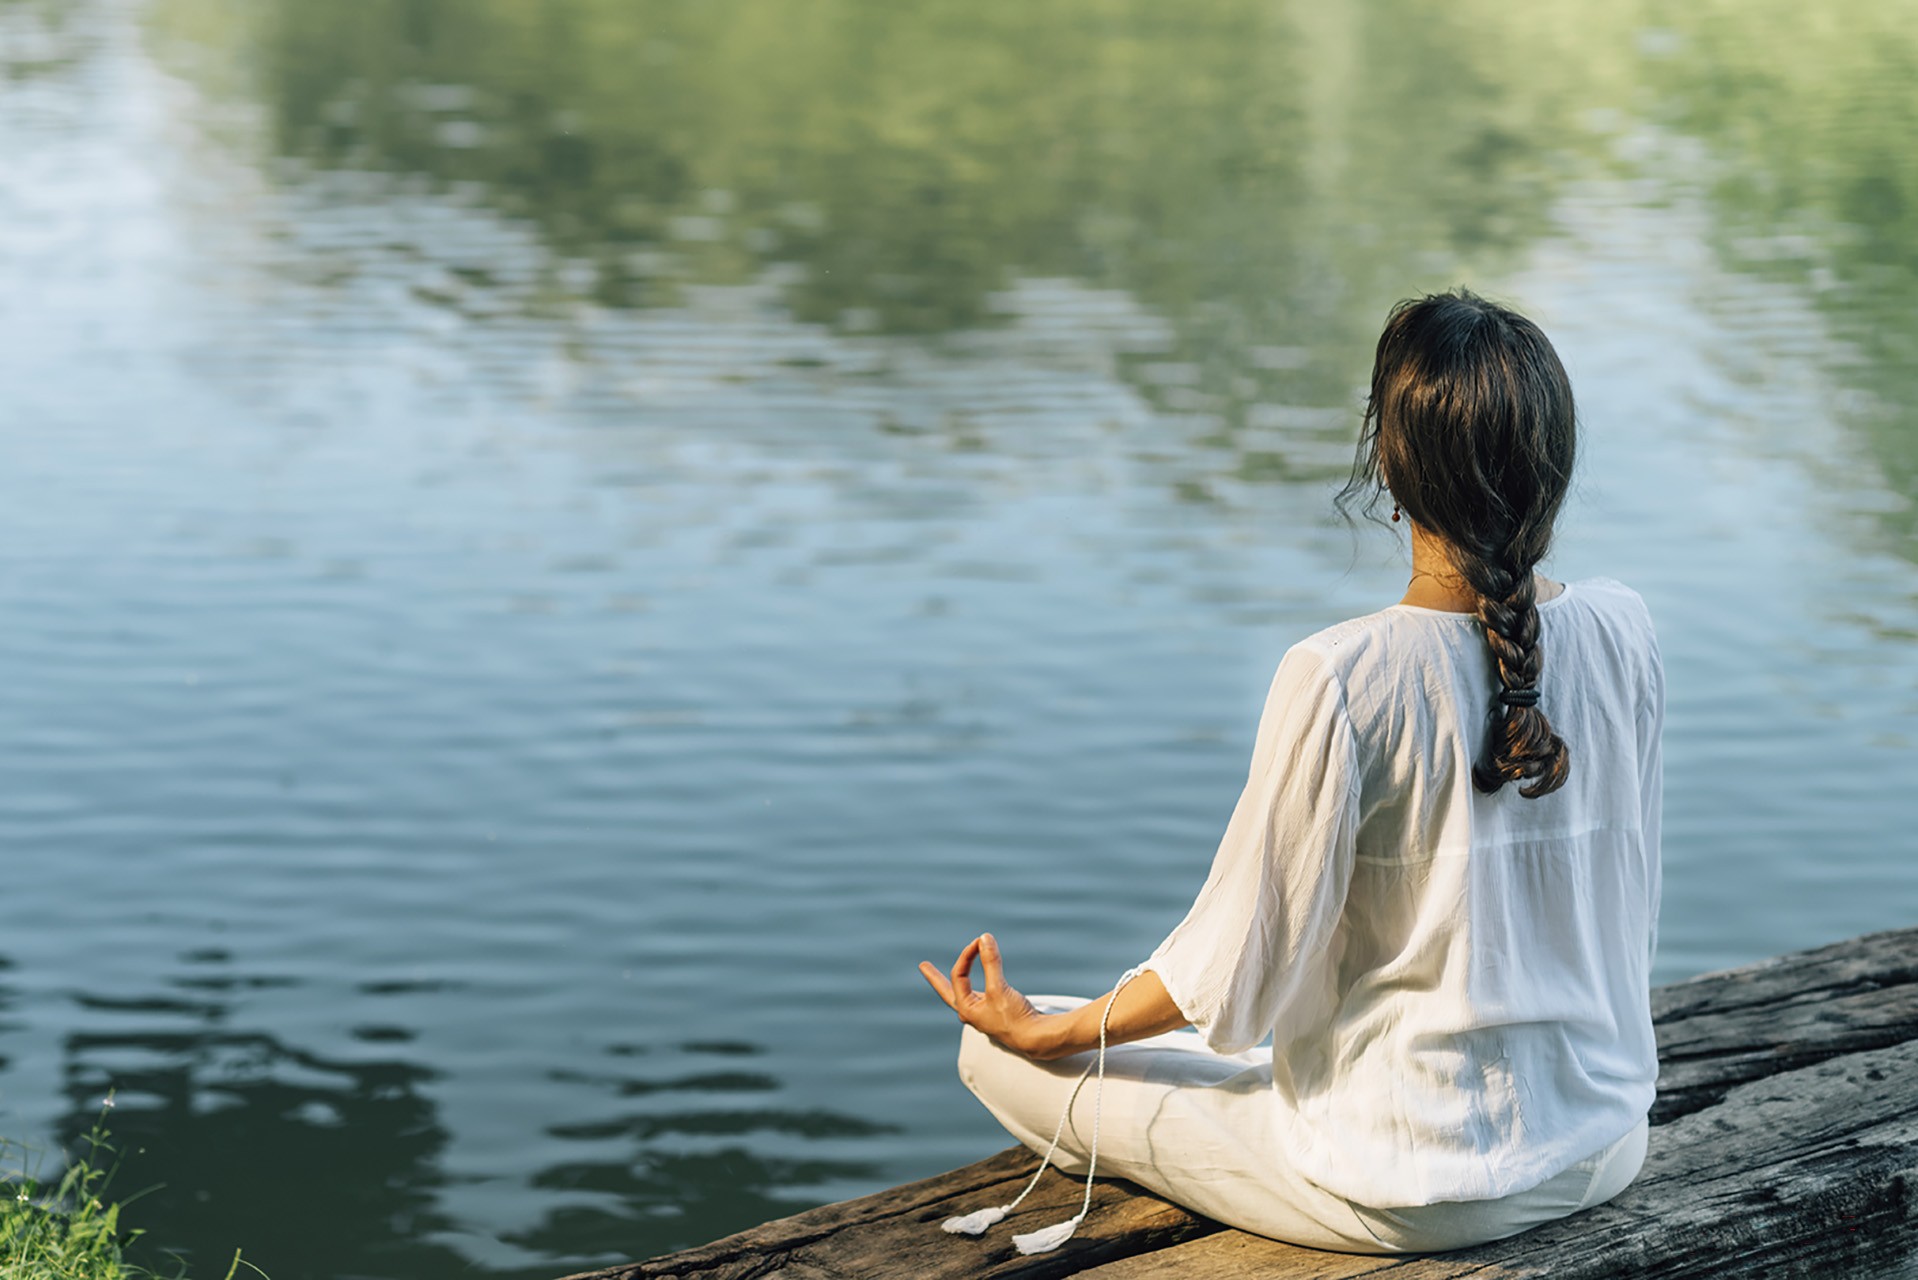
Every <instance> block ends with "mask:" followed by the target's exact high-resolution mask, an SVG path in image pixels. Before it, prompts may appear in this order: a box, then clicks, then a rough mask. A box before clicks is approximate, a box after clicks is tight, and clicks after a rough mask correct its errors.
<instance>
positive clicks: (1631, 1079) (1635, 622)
mask: <svg viewBox="0 0 1918 1280" xmlns="http://www.w3.org/2000/svg"><path fill="white" fill-rule="evenodd" d="M1539 620H1540V626H1541V638H1540V644H1541V647H1542V652H1543V662H1542V675H1541V677H1540V679H1539V682H1538V683H1539V689H1540V702H1539V706H1540V707H1541V708H1542V709H1543V710H1544V712H1545V714H1546V715H1547V717H1549V719H1550V720H1551V723H1552V726H1553V728H1554V729H1555V730H1556V731H1557V732H1558V733H1559V734H1560V736H1562V737H1563V738H1564V739H1565V741H1566V743H1567V744H1568V746H1569V747H1570V750H1571V771H1570V776H1569V778H1568V780H1567V781H1566V783H1565V785H1564V786H1563V787H1562V788H1561V789H1560V790H1558V791H1556V792H1553V793H1552V794H1550V795H1547V796H1543V797H1541V798H1539V799H1536V800H1531V799H1525V798H1523V797H1521V796H1520V795H1519V794H1518V790H1517V788H1516V787H1515V786H1512V785H1507V786H1506V787H1505V788H1504V789H1503V790H1502V791H1500V792H1498V793H1497V794H1495V795H1485V794H1482V793H1480V792H1479V791H1478V790H1476V789H1475V788H1474V786H1473V785H1472V778H1471V769H1472V763H1473V761H1474V759H1475V758H1477V756H1478V753H1479V751H1480V749H1481V746H1482V744H1483V742H1484V739H1485V736H1486V733H1487V731H1488V716H1489V713H1490V709H1491V708H1492V707H1493V705H1494V701H1493V699H1494V694H1495V692H1496V690H1497V687H1498V682H1497V677H1496V674H1495V669H1494V667H1493V664H1492V661H1491V657H1490V653H1489V650H1488V649H1487V646H1486V643H1485V639H1484V635H1483V633H1482V631H1481V629H1480V627H1479V624H1478V623H1477V621H1476V620H1475V619H1474V618H1473V617H1472V616H1471V615H1469V614H1460V613H1449V612H1444V611H1439V610H1432V609H1423V608H1418V607H1415V606H1410V605H1394V606H1392V607H1390V608H1388V609H1384V610H1382V611H1380V612H1377V613H1373V614H1368V615H1366V616H1365V617H1361V618H1355V619H1352V620H1351V621H1348V622H1343V623H1340V624H1338V625H1336V626H1333V627H1329V628H1327V629H1325V630H1323V631H1320V632H1319V633H1317V634H1316V635H1313V636H1310V637H1308V638H1307V639H1305V640H1302V641H1300V642H1299V643H1298V644H1296V645H1294V646H1293V647H1292V648H1291V649H1290V650H1288V651H1287V652H1286V654H1285V656H1284V658H1283V659H1282V660H1281V662H1280V663H1279V666H1278V671H1277V674H1276V675H1275V677H1274V678H1273V681H1272V685H1271V690H1270V693H1269V695H1268V697H1267V699H1266V704H1265V708H1264V712H1263V715H1262V716H1261V719H1260V723H1259V729H1258V736H1257V741H1256V745H1255V746H1254V749H1253V755H1252V766H1251V771H1250V775H1249V777H1248V779H1247V782H1246V786H1245V790H1244V792H1243V794H1242V795H1241V797H1240V799H1239V802H1238V805H1237V807H1236V808H1235V809H1234V811H1233V813H1232V817H1231V820H1230V822H1229V823H1228V825H1227V829H1226V832H1225V836H1224V838H1223V840H1222V841H1221V842H1220V845H1219V849H1218V853H1217V855H1216V857H1215V858H1214V861H1213V864H1212V869H1211V874H1210V875H1209V877H1208V878H1207V880H1206V882H1205V885H1204V887H1203V888H1202V889H1201V890H1200V891H1199V895H1198V899H1197V901H1196V902H1194V903H1193V905H1192V908H1191V910H1190V912H1189V913H1188V914H1187V915H1186V917H1185V919H1184V920H1183V921H1182V922H1181V923H1180V924H1179V925H1178V927H1177V928H1175V929H1174V930H1173V931H1172V933H1171V935H1170V936H1168V937H1167V938H1166V939H1165V941H1164V942H1163V943H1161V944H1160V945H1159V947H1158V948H1157V949H1156V950H1155V951H1154V952H1153V953H1152V955H1151V957H1150V958H1149V959H1148V960H1146V961H1145V963H1144V965H1143V966H1142V967H1144V968H1149V969H1151V970H1153V971H1154V972H1156V973H1157V974H1158V975H1159V977H1160V980H1161V981H1162V982H1163V983H1164V984H1165V987H1166V990H1167V992H1168V993H1169V994H1170V995H1171V997H1172V999H1173V1001H1174V1002H1175V1003H1176V1004H1177V1005H1178V1007H1179V1009H1180V1011H1181V1012H1182V1013H1183V1014H1184V1015H1185V1017H1187V1018H1188V1019H1190V1020H1191V1022H1192V1024H1193V1026H1194V1027H1195V1028H1196V1029H1197V1031H1198V1032H1199V1033H1200V1034H1201V1036H1202V1037H1203V1041H1204V1043H1205V1045H1206V1046H1207V1047H1209V1048H1210V1049H1211V1050H1212V1051H1213V1052H1214V1053H1217V1054H1222V1055H1236V1054H1241V1053H1243V1052H1244V1051H1246V1050H1248V1049H1251V1048H1252V1047H1253V1046H1255V1045H1257V1044H1258V1043H1259V1042H1260V1041H1262V1040H1264V1039H1265V1037H1266V1036H1268V1035H1271V1036H1272V1037H1273V1044H1272V1052H1271V1073H1270V1087H1269V1090H1268V1089H1266V1088H1265V1086H1264V1085H1263V1084H1261V1085H1260V1086H1259V1087H1258V1089H1257V1091H1256V1092H1257V1094H1258V1095H1259V1096H1258V1098H1257V1099H1256V1100H1252V1099H1248V1098H1246V1097H1244V1096H1241V1095H1242V1094H1243V1093H1244V1089H1245V1084H1244V1079H1243V1077H1240V1078H1239V1079H1238V1081H1237V1083H1236V1084H1235V1086H1234V1090H1233V1096H1232V1097H1230V1098H1227V1097H1225V1096H1224V1095H1223V1094H1221V1095H1220V1096H1219V1101H1220V1103H1221V1105H1224V1106H1227V1107H1228V1109H1229V1110H1231V1112H1232V1113H1233V1114H1232V1120H1231V1123H1232V1126H1233V1127H1234V1128H1235V1129H1237V1130H1238V1131H1239V1140H1241V1141H1242V1142H1245V1143H1248V1144H1250V1145H1251V1146H1252V1147H1255V1148H1262V1149H1264V1150H1267V1151H1269V1152H1270V1159H1271V1161H1272V1162H1274V1163H1275V1164H1283V1165H1284V1166H1285V1167H1286V1168H1287V1169H1288V1170H1290V1171H1293V1172H1296V1173H1298V1174H1300V1175H1303V1176H1304V1177H1306V1178H1308V1179H1310V1180H1311V1181H1312V1182H1313V1183H1315V1184H1317V1185H1318V1186H1321V1187H1323V1188H1325V1189H1326V1190H1328V1191H1330V1192H1332V1193H1334V1194H1335V1195H1337V1196H1339V1197H1342V1198H1343V1199H1345V1200H1347V1201H1349V1202H1352V1203H1355V1204H1361V1205H1367V1206H1380V1207H1412V1206H1420V1205H1429V1204H1434V1203H1438V1202H1441V1201H1461V1200H1486V1199H1495V1198H1499V1197H1504V1196H1509V1195H1511V1194H1513V1193H1515V1192H1519V1191H1523V1190H1525V1189H1527V1188H1531V1187H1535V1186H1537V1185H1539V1184H1540V1183H1542V1182H1544V1181H1546V1180H1547V1179H1550V1178H1552V1177H1554V1176H1555V1175H1558V1174H1560V1173H1563V1172H1564V1171H1566V1170H1567V1169H1569V1168H1571V1167H1572V1166H1573V1165H1575V1164H1577V1163H1578V1162H1579V1161H1581V1160H1583V1159H1586V1158H1588V1157H1590V1156H1591V1155H1592V1153H1594V1152H1597V1151H1600V1150H1602V1149H1606V1148H1608V1147H1610V1146H1612V1145H1614V1144H1617V1143H1618V1142H1620V1141H1621V1140H1622V1139H1624V1138H1625V1137H1626V1136H1627V1135H1629V1134H1630V1133H1631V1131H1632V1130H1633V1129H1634V1127H1635V1126H1637V1125H1639V1124H1640V1123H1641V1122H1642V1121H1643V1120H1644V1118H1645V1115H1646V1112H1647V1111H1648V1109H1649V1108H1650V1106H1651V1102H1652V1096H1653V1092H1654V1086H1655V1083H1656V1080H1657V1075H1658V1057H1657V1049H1656V1045H1655V1042H1654V1040H1653V1036H1652V1024H1651V1010H1650V975H1651V963H1652V956H1653V952H1654V949H1655V947H1656V938H1657V925H1658V902H1659V882H1660V870H1659V816H1660V800H1661V761H1660V736H1661V732H1662V727H1663V718H1664V676H1663V672H1662V669H1661V666H1660V661H1659V654H1658V646H1657V640H1656V637H1655V636H1654V633H1653V630H1652V624H1651V618H1650V616H1649V614H1648V613H1647V611H1646V608H1645V604H1644V601H1643V600H1642V599H1640V597H1639V596H1638V594H1637V593H1636V592H1634V591H1632V590H1631V589H1630V588H1629V587H1626V586H1625V585H1623V584H1622V583H1619V582H1617V581H1615V580H1613V579H1609V578H1588V579H1584V580H1582V581H1579V582H1575V583H1571V584H1568V585H1567V586H1566V587H1565V589H1564V590H1563V591H1561V592H1560V594H1559V595H1557V596H1555V597H1553V598H1552V599H1550V600H1547V601H1544V602H1543V603H1541V604H1540V605H1539ZM1259 1078H1260V1079H1261V1080H1263V1078H1264V1077H1263V1074H1262V1073H1261V1075H1260V1076H1259ZM1206 1087H1207V1086H1206V1083H1205V1082H1203V1081H1194V1089H1193V1091H1192V1092H1193V1096H1192V1097H1191V1098H1188V1099H1187V1100H1186V1104H1187V1105H1190V1106H1193V1107H1197V1108H1199V1109H1200V1110H1201V1111H1203V1110H1204V1109H1205V1107H1206V1106H1207V1103H1206V1101H1205V1098H1204V1097H1203V1096H1202V1095H1203V1094H1204V1092H1205V1090H1206ZM1248 1101H1253V1102H1254V1105H1252V1106H1251V1107H1248V1106H1247V1103H1248ZM1248 1125H1250V1126H1252V1131H1251V1132H1247V1131H1246V1126H1248ZM1169 1140H1170V1137H1169V1135H1166V1134H1163V1133H1162V1134H1161V1135H1160V1141H1161V1142H1166V1141H1169ZM1101 1159H1102V1160H1103V1159H1104V1153H1103V1152H1102V1154H1101Z"/></svg>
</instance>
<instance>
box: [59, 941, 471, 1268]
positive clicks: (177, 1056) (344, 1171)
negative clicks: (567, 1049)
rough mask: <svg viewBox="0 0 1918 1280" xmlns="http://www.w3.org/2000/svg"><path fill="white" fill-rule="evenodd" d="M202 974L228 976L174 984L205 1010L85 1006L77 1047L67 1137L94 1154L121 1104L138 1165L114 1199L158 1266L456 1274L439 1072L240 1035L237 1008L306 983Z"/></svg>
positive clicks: (110, 1000)
mask: <svg viewBox="0 0 1918 1280" xmlns="http://www.w3.org/2000/svg"><path fill="white" fill-rule="evenodd" d="M194 958H196V959H197V960H199V961H200V963H202V964H206V965H209V966H214V967H215V971H214V972H211V973H204V974H202V973H188V974H183V975H180V976H177V977H175V978H173V979H172V980H170V981H169V983H168V986H169V987H171V988H173V989H174V990H176V991H186V992H191V993H193V994H192V995H190V996H181V995H176V994H171V993H162V992H155V993H153V994H150V995H145V996H114V997H105V996H96V995H88V994H76V995H75V996H74V1004H75V1005H76V1007H77V1008H78V1009H79V1010H81V1011H83V1016H82V1017H81V1018H79V1019H78V1021H79V1022H80V1023H81V1024H82V1025H84V1026H85V1027H86V1028H87V1029H86V1030H75V1031H70V1032H68V1033H67V1034H66V1035H65V1036H64V1037H63V1039H62V1070H63V1078H64V1083H63V1087H62V1092H63V1094H64V1096H65V1098H66V1103H67V1111H66V1114H65V1116H64V1117H63V1118H62V1119H61V1121H60V1123H59V1130H58V1132H59V1136H60V1139H61V1141H62V1142H63V1143H65V1144H66V1145H67V1146H68V1148H69V1149H76V1150H77V1149H80V1148H79V1147H78V1145H77V1144H78V1141H79V1139H80V1137H81V1136H82V1135H83V1134H85V1133H86V1132H87V1131H88V1130H89V1129H90V1128H91V1127H92V1125H93V1124H94V1122H95V1121H96V1120H97V1119H98V1118H99V1115H100V1106H101V1100H102V1099H103V1098H104V1097H105V1096H106V1095H107V1094H108V1092H109V1091H111V1092H112V1094H113V1096H114V1100H115V1106H114V1108H113V1111H112V1113H111V1115H110V1116H109V1117H108V1121H107V1123H108V1125H109V1127H110V1129H111V1132H112V1135H113V1139H114V1142H115V1144H116V1146H118V1147H119V1148H120V1149H121V1150H122V1151H125V1152H129V1153H133V1154H129V1155H128V1156H127V1158H126V1159H125V1161H124V1164H123V1165H122V1168H121V1170H120V1172H119V1173H118V1174H116V1183H115V1186H116V1190H117V1191H118V1193H119V1194H120V1195H122V1196H131V1197H133V1198H132V1202H131V1203H130V1204H128V1206H127V1208H126V1211H125V1216H124V1218H123V1221H124V1223H125V1224H126V1225H127V1226H129V1227H131V1228H138V1229H142V1230H144V1231H145V1232H147V1235H146V1237H145V1238H144V1239H143V1240H141V1241H140V1242H139V1245H138V1249H139V1252H140V1253H142V1254H144V1255H145V1260H146V1261H148V1262H150V1263H154V1264H155V1265H158V1263H159V1260H160V1259H161V1258H163V1257H165V1256H168V1255H178V1256H179V1257H181V1258H182V1259H184V1260H185V1262H186V1264H187V1266H188V1267H189V1269H190V1271H191V1273H192V1274H194V1275H222V1274H224V1273H225V1267H226V1264H227V1263H228V1262H229V1261H230V1259H231V1258H232V1256H233V1253H234V1251H235V1250H236V1249H241V1250H244V1253H245V1256H246V1257H247V1258H248V1259H249V1260H250V1261H252V1262H253V1263H255V1264H256V1265H258V1266H260V1267H261V1268H263V1269H264V1270H265V1271H266V1272H267V1274H269V1275H271V1276H274V1277H275V1278H276V1280H303V1278H307V1277H310V1278H311V1280H338V1278H339V1277H343V1276H381V1277H391V1278H392V1280H401V1278H403V1277H417V1276H423V1275H441V1274H452V1273H454V1272H456V1271H458V1270H459V1269H460V1268H461V1266H462V1265H463V1263H464V1260H463V1259H462V1258H461V1257H460V1256H459V1255H458V1254H456V1253H454V1252H453V1251H451V1250H449V1249H447V1248H445V1247H443V1246H440V1245H437V1244H434V1243H432V1242H431V1237H433V1236H434V1235H435V1234H437V1233H441V1232H445V1231H447V1230H449V1229H450V1228H451V1227H452V1226H453V1223H452V1220H451V1219H450V1218H449V1217H448V1216H447V1215H446V1214H445V1212H444V1211H443V1210H442V1209H441V1208H440V1207H439V1206H438V1204H437V1192H438V1190H439V1188H440V1187H441V1186H442V1185H443V1184H444V1181H445V1179H444V1177H443V1175H442V1174H441V1173H440V1171H439V1163H440V1159H441V1156H442V1153H443V1151H444V1149H445V1147H446V1143H447V1139H448V1135H447V1133H446V1130H445V1127H444V1126H443V1124H442V1123H441V1122H440V1119H439V1116H438V1114H437V1112H436V1109H435V1107H434V1104H433V1103H432V1102H431V1101H430V1100H429V1099H428V1098H427V1096H426V1092H425V1090H426V1087H427V1086H428V1085H429V1084H430V1083H431V1082H432V1081H433V1080H434V1079H436V1078H437V1076H438V1072H436V1071H435V1070H433V1069H431V1068H428V1067H425V1066H422V1065H420V1064H419V1063H417V1062H414V1061H410V1060H408V1059H406V1058H403V1057H398V1056H385V1055H378V1054H372V1055H367V1056H358V1055H355V1056H341V1055H329V1054H321V1053H315V1052H311V1051H309V1050H305V1049H302V1048H300V1047H298V1046H296V1045H293V1044H289V1043H287V1042H286V1041H285V1040H284V1039H282V1038H280V1037H278V1036H275V1035H273V1034H270V1033H267V1032H264V1031H258V1030H249V1029H246V1028H245V1027H244V1026H243V1025H236V1024H238V1023H241V1022H242V1021H243V1020H242V1019H240V1018H238V1017H236V1004H235V1002H234V998H233V997H237V996H238V994H239V993H242V992H257V991H262V990H272V989H276V988H285V987H289V986H292V985H294V984H292V983H291V982H290V981H289V980H287V979H285V978H281V977H277V976H273V975H247V974H242V973H236V972H233V971H232V970H231V969H230V968H227V967H226V965H227V960H228V957H227V956H226V955H225V953H223V952H219V951H203V952H200V953H198V954H197V956H196V957H194ZM362 1038H363V1039H364V1038H365V1037H362ZM373 1039H374V1040H376V1041H377V1040H379V1039H380V1037H374V1038H373ZM149 1188H150V1189H149ZM136 1192H138V1193H140V1194H138V1195H135V1193H136ZM162 1269H163V1270H164V1268H162Z"/></svg>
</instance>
